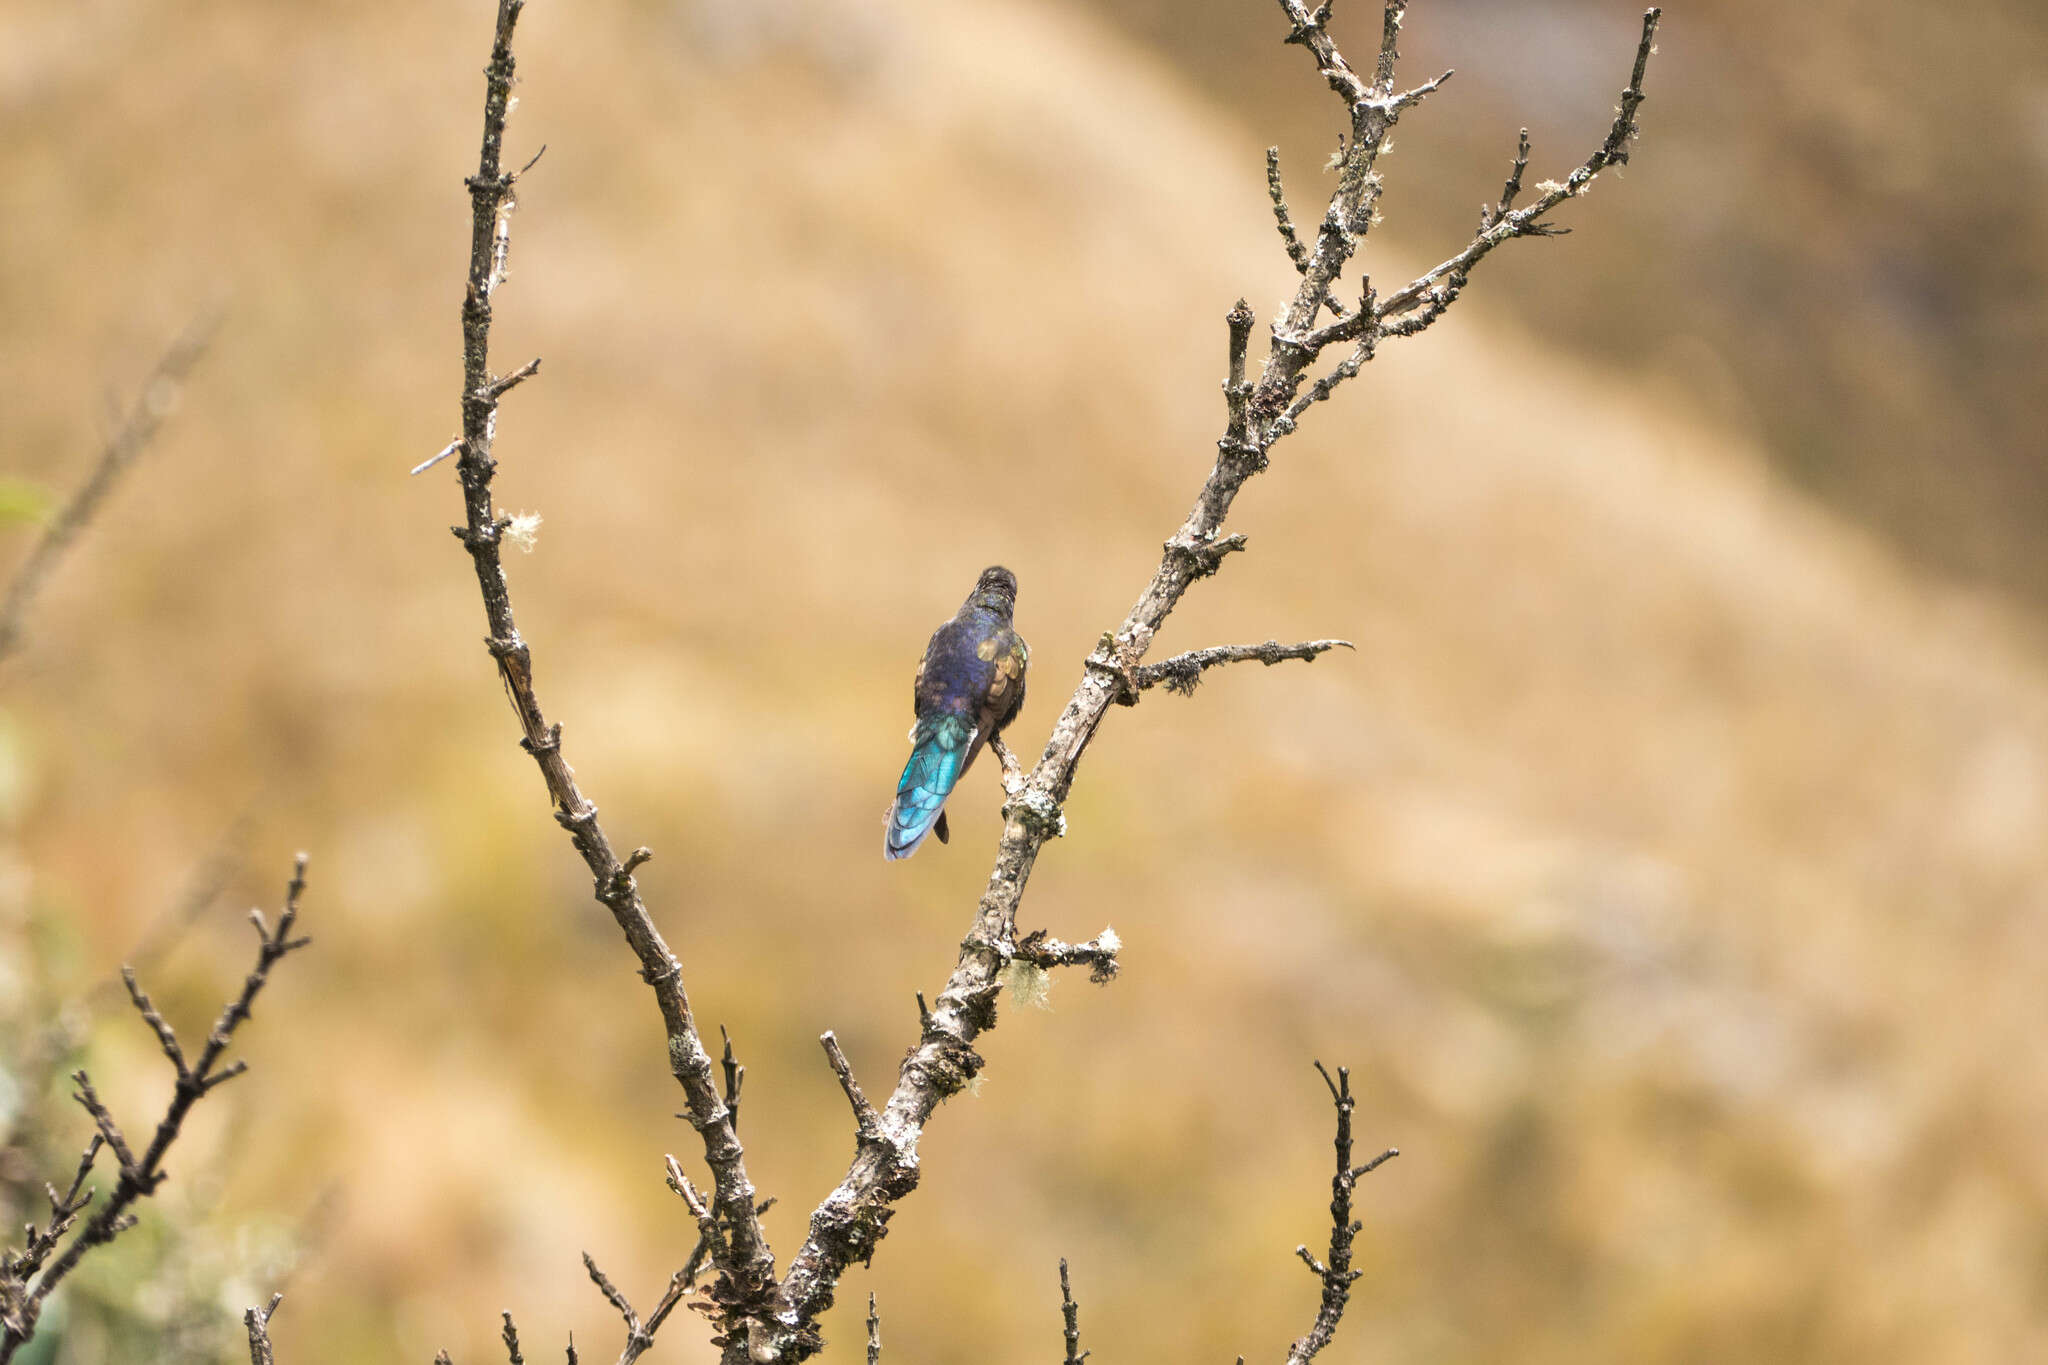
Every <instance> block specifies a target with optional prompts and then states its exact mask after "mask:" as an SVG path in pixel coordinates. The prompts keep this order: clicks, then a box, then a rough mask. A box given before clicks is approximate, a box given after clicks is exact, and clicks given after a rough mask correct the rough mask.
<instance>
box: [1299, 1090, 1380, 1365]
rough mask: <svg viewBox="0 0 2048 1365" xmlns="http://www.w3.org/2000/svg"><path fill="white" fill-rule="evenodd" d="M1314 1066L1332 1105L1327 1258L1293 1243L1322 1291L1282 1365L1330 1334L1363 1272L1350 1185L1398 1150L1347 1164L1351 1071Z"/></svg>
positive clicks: (1304, 1362)
mask: <svg viewBox="0 0 2048 1365" xmlns="http://www.w3.org/2000/svg"><path fill="white" fill-rule="evenodd" d="M1316 1070H1317V1071H1319V1072H1321V1073H1322V1076H1323V1084H1325V1085H1327V1086H1329V1087H1330V1101H1331V1103H1333V1104H1335V1105H1336V1107H1337V1141H1336V1149H1337V1173H1336V1174H1335V1175H1333V1176H1332V1177H1331V1178H1330V1250H1329V1260H1328V1262H1323V1261H1319V1260H1317V1259H1316V1258H1315V1257H1314V1256H1313V1255H1311V1254H1310V1253H1309V1249H1308V1248H1307V1247H1306V1246H1298V1247H1296V1248H1295V1249H1294V1254H1295V1255H1297V1256H1299V1257H1300V1258H1301V1259H1302V1263H1303V1264H1305V1265H1306V1266H1308V1268H1309V1269H1310V1270H1311V1271H1313V1272H1314V1273H1315V1275H1316V1277H1317V1278H1318V1279H1320V1280H1321V1281H1322V1282H1323V1297H1322V1302H1321V1304H1320V1305H1319V1306H1318V1307H1317V1309H1316V1320H1315V1325H1314V1326H1312V1327H1311V1328H1309V1331H1308V1335H1307V1336H1305V1337H1302V1338H1300V1339H1299V1340H1297V1341H1296V1342H1295V1343H1294V1345H1293V1346H1292V1347H1290V1348H1289V1349H1288V1352H1287V1365H1308V1362H1309V1361H1310V1360H1312V1359H1313V1358H1314V1357H1315V1354H1316V1352H1318V1351H1320V1350H1322V1349H1323V1348H1324V1347H1325V1346H1328V1345H1329V1344H1330V1338H1331V1337H1332V1336H1333V1335H1335V1333H1336V1331H1337V1324H1338V1323H1339V1322H1340V1321H1341V1320H1342V1319H1343V1317H1344V1307H1345V1305H1346V1304H1347V1303H1349V1302H1350V1300H1351V1285H1352V1282H1353V1281H1355V1280H1357V1278H1358V1277H1359V1276H1360V1275H1361V1274H1363V1273H1364V1272H1363V1271H1360V1270H1356V1269H1353V1268H1352V1265H1351V1243H1352V1239H1354V1238H1355V1237H1357V1236H1358V1233H1359V1229H1360V1226H1361V1225H1360V1224H1359V1223H1358V1222H1357V1221H1356V1220H1354V1219H1353V1218H1352V1216H1351V1191H1352V1189H1353V1188H1354V1187H1356V1185H1357V1184H1358V1179H1359V1177H1360V1176H1363V1175H1366V1174H1368V1173H1370V1172H1372V1171H1376V1170H1378V1169H1379V1168H1380V1167H1381V1166H1383V1165H1385V1164H1386V1163H1387V1162H1389V1161H1391V1160H1393V1159H1394V1158H1395V1157H1397V1156H1399V1155H1401V1152H1400V1149H1399V1148H1395V1147H1389V1148H1388V1149H1387V1150H1386V1151H1384V1152H1381V1153H1380V1154H1379V1155H1378V1156H1376V1157H1374V1158H1373V1159H1372V1160H1371V1161H1368V1162H1366V1163H1365V1164H1364V1165H1363V1166H1353V1165H1352V1164H1351V1111H1352V1109H1353V1108H1354V1107H1356V1101H1355V1100H1353V1099H1352V1097H1351V1071H1350V1069H1349V1068H1348V1067H1341V1066H1340V1067H1338V1068H1337V1079H1336V1080H1334V1081H1333V1080H1331V1079H1330V1073H1329V1071H1328V1070H1327V1069H1326V1068H1325V1067H1324V1066H1323V1064H1322V1063H1321V1062H1317V1063H1316Z"/></svg>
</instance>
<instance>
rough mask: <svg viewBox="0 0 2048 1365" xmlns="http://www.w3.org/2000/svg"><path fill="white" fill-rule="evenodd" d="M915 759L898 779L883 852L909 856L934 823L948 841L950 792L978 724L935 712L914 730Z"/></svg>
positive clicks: (887, 855) (890, 855)
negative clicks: (935, 714) (948, 801)
mask: <svg viewBox="0 0 2048 1365" xmlns="http://www.w3.org/2000/svg"><path fill="white" fill-rule="evenodd" d="M911 740H912V741H913V743H912V747H911V750H910V761H909V762H908V763H906V764H904V765H903V777H902V779H901V780H900V781H898V782H897V783H896V802H895V804H894V805H892V806H891V807H890V808H889V830H888V834H887V836H886V837H885V838H884V840H883V843H882V856H883V857H885V858H887V859H889V860H890V861H892V862H893V861H894V860H896V859H898V858H908V857H909V856H910V855H911V854H913V853H915V852H917V846H918V845H919V844H921V843H923V842H924V839H925V836H926V835H927V834H930V833H931V832H932V831H933V829H934V828H937V829H938V831H939V841H940V842H941V843H944V842H945V838H946V835H945V806H946V798H947V797H948V796H950V795H952V792H953V784H954V783H956V782H958V781H959V780H960V773H961V770H962V769H963V768H964V767H965V766H966V764H967V757H968V754H969V752H970V751H971V750H972V749H973V746H974V727H973V726H972V725H970V724H969V723H968V722H967V720H966V718H965V717H963V716H955V715H939V716H932V717H929V718H927V719H924V720H920V721H918V723H917V728H916V729H915V730H913V731H911Z"/></svg>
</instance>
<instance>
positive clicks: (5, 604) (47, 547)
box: [0, 311, 221, 659]
mask: <svg viewBox="0 0 2048 1365" xmlns="http://www.w3.org/2000/svg"><path fill="white" fill-rule="evenodd" d="M220 317H221V315H220V313H219V312H218V311H215V312H211V313H209V314H207V315H206V316H204V317H202V318H201V319H200V320H199V321H197V322H195V323H193V324H192V325H191V326H190V327H188V328H186V329H185V331H184V333H183V334H182V335H180V336H178V337H177V338H176V339H175V340H173V341H172V342H171V344H170V345H169V346H168V347H167V348H166V349H165V350H164V353H163V355H162V356H161V357H160V358H159V359H158V360H157V362H156V365H155V366H154V367H153V368H152V369H151V370H150V372H149V377H148V378H147V379H145V380H144V381H143V383H142V390H141V392H139V393H138V394H137V395H136V396H135V399H134V401H133V402H132V403H130V404H129V406H128V412H127V415H126V416H125V417H123V418H122V420H121V424H120V425H119V426H118V427H116V428H115V430H114V434H113V435H112V436H110V437H108V438H107V443H106V444H105V445H104V446H102V447H101V449H100V457H99V460H98V461H97V462H96V463H95V464H94V465H93V470H92V473H91V474H90V475H88V476H87V478H86V481H85V482H84V483H83V484H81V485H80V486H79V489H78V491H77V492H76V493H73V494H72V495H71V500H70V501H69V502H67V503H65V504H64V506H63V507H62V508H61V509H59V510H58V512H57V514H56V515H55V516H54V517H52V518H51V519H50V523H49V525H47V526H45V527H44V528H43V534H42V538H41V539H40V540H38V541H37V542H36V544H35V548H34V549H32V550H30V551H29V552H28V557H27V558H26V559H24V560H23V561H22V562H21V567H20V568H18V569H16V570H15V571H14V578H13V579H12V580H11V581H10V582H9V583H8V585H7V591H6V593H5V594H4V596H0V659H5V658H6V657H7V656H8V655H10V654H12V653H14V651H15V650H16V649H18V648H19V647H20V645H21V638H22V626H23V623H24V621H25V620H26V618H27V615H28V609H29V606H30V604H31V603H33V602H34V600H35V597H36V594H37V593H38V592H40V591H41V590H42V586H43V584H44V583H45V582H46V581H48V579H49V577H50V574H51V572H52V571H53V570H54V569H55V568H56V567H57V565H58V563H59V562H60V561H61V560H62V559H63V557H64V553H65V551H67V550H69V549H70V548H71V545H72V542H74V541H76V540H77V539H78V536H79V533H80V532H81V531H83V530H84V529H85V528H86V527H87V526H88V525H89V524H91V522H92V519H93V517H95V516H96V515H98V513H99V510H100V507H101V505H102V504H103V503H105V502H106V500H107V495H108V494H109V493H111V492H113V490H114V485H115V484H116V483H118V482H120V479H121V476H122V475H123V474H125V473H127V472H128V470H129V468H130V467H131V466H132V465H133V464H134V463H135V461H136V460H137V459H138V458H140V457H141V455H142V453H143V452H144V451H145V450H147V449H149V446H150V443H151V442H152V441H154V440H155V439H156V434H157V431H158V430H159V429H160V428H161V427H162V426H163V423H164V419H165V418H166V417H169V416H170V415H171V413H172V411H173V410H175V409H176V407H177V405H178V396H179V394H180V393H181V392H183V390H184V386H185V380H186V378H187V377H189V376H190V375H191V373H192V368H193V366H195V365H197V364H198V363H199V358H200V357H201V356H203V355H205V354H206V348H207V346H208V345H209V344H210V343H211V342H212V340H213V335H214V332H215V331H216V330H218V328H219V326H220Z"/></svg>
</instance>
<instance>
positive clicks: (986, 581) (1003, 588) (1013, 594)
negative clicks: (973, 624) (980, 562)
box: [967, 564, 1017, 615]
mask: <svg viewBox="0 0 2048 1365" xmlns="http://www.w3.org/2000/svg"><path fill="white" fill-rule="evenodd" d="M967 603H968V605H969V606H975V607H988V608H991V609H992V610H995V611H1000V612H1002V613H1004V614H1005V615H1008V614H1009V612H1010V610H1011V608H1013V607H1015V606H1016V605H1017V575H1015V574H1013V573H1011V572H1010V571H1009V570H1008V569H1006V568H1004V567H1003V566H1002V565H1000V564H997V565H993V566H991V567H989V568H986V569H983V570H982V571H981V577H980V578H978V579H976V580H975V583H974V591H973V592H972V593H971V594H969V595H968V598H967Z"/></svg>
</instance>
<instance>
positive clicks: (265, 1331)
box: [242, 1294, 524, 1365]
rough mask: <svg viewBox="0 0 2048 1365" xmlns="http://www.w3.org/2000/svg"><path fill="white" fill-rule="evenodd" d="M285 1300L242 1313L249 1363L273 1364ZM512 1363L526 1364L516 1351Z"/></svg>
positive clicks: (507, 1320)
mask: <svg viewBox="0 0 2048 1365" xmlns="http://www.w3.org/2000/svg"><path fill="white" fill-rule="evenodd" d="M283 1302H284V1295H282V1294H272V1295H271V1296H270V1306H269V1307H268V1308H251V1309H249V1310H248V1311H247V1312H245V1313H243V1314H242V1325H243V1326H245V1327H247V1328H248V1329H249V1365H273V1360H272V1357H271V1354H270V1320H271V1319H272V1318H274V1317H276V1316H277V1306H278V1305H279V1304H281V1303H283ZM511 1324H512V1315H511V1314H509V1313H508V1314H506V1315H505V1325H506V1330H507V1331H510V1330H511ZM512 1365H524V1362H522V1361H521V1360H520V1359H519V1356H518V1353H517V1352H516V1351H515V1352H514V1354H513V1357H512Z"/></svg>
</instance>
